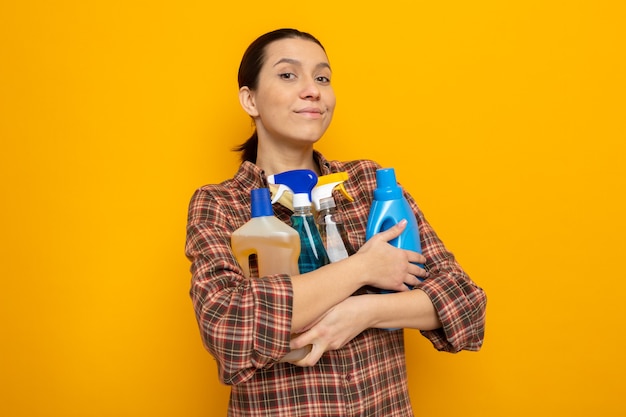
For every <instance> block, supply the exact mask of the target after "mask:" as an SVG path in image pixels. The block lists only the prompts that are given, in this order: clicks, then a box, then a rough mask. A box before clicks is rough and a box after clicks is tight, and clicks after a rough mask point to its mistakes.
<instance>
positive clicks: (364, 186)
mask: <svg viewBox="0 0 626 417" xmlns="http://www.w3.org/2000/svg"><path fill="white" fill-rule="evenodd" d="M329 162H330V166H331V169H332V171H333V172H342V171H343V172H346V173H347V174H348V181H346V183H345V184H344V185H345V186H346V189H347V190H348V192H349V193H350V194H352V195H353V196H354V197H355V198H357V197H359V196H362V198H366V199H369V198H371V193H372V191H373V190H374V188H376V170H378V169H379V168H380V167H381V166H380V165H379V164H378V163H377V162H376V161H372V160H370V159H355V160H351V161H329Z"/></svg>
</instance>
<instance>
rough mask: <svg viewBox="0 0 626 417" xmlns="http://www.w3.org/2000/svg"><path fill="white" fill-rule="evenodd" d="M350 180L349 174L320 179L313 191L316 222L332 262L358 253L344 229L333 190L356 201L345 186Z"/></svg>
mask: <svg viewBox="0 0 626 417" xmlns="http://www.w3.org/2000/svg"><path fill="white" fill-rule="evenodd" d="M347 179H348V173H347V172H337V173H334V174H329V175H323V176H321V177H319V178H318V180H317V185H316V186H315V188H313V191H311V200H313V203H314V204H315V209H316V210H317V218H316V222H317V225H318V228H319V232H320V236H321V237H322V242H323V243H324V247H325V248H326V252H327V253H328V258H329V259H330V261H331V262H337V261H340V260H342V259H345V258H347V257H348V256H350V255H353V254H354V253H356V251H355V250H354V248H353V247H352V245H351V244H350V242H349V241H348V235H347V234H346V229H345V228H344V225H343V221H342V219H341V214H340V213H339V212H338V211H337V205H336V202H335V199H334V197H333V190H335V188H336V189H338V190H339V191H340V192H341V194H343V196H344V197H346V198H347V199H348V200H349V201H354V199H353V198H352V196H351V195H350V194H348V192H347V191H346V189H345V187H344V186H343V183H344V181H346V180H347Z"/></svg>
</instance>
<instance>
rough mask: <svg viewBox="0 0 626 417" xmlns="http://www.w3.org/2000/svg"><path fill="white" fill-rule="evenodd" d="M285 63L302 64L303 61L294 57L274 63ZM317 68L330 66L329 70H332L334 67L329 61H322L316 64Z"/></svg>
mask: <svg viewBox="0 0 626 417" xmlns="http://www.w3.org/2000/svg"><path fill="white" fill-rule="evenodd" d="M285 63H286V64H293V65H298V66H302V63H301V62H300V61H298V60H297V59H293V58H281V59H279V60H278V61H277V62H276V63H275V64H274V66H277V65H279V64H285ZM315 68H328V69H329V70H331V71H332V69H331V68H330V64H329V63H328V62H320V63H319V64H317V65H316V66H315Z"/></svg>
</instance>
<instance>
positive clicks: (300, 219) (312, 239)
mask: <svg viewBox="0 0 626 417" xmlns="http://www.w3.org/2000/svg"><path fill="white" fill-rule="evenodd" d="M267 181H268V182H269V183H270V184H277V185H279V187H278V190H277V191H276V194H275V195H274V197H273V198H272V203H274V202H276V201H278V199H280V197H281V196H282V195H283V193H284V192H285V191H287V190H289V191H291V192H292V193H293V215H292V216H291V226H292V227H293V228H294V229H296V231H297V232H298V234H299V235H300V246H301V250H300V257H299V258H298V268H299V269H300V273H301V274H303V273H306V272H310V271H314V270H316V269H318V268H320V267H322V266H324V265H326V264H328V263H330V260H329V259H328V254H327V253H326V249H325V248H324V244H323V243H322V238H321V236H320V233H319V231H318V229H317V226H316V224H315V219H314V218H313V213H311V197H310V196H311V191H312V190H313V187H315V184H317V174H315V172H313V171H311V170H309V169H296V170H292V171H285V172H281V173H280V174H274V175H270V176H268V177H267Z"/></svg>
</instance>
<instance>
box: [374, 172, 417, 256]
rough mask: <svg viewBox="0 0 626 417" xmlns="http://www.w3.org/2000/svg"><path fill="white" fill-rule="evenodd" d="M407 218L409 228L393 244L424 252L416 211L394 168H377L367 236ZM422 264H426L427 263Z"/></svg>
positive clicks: (391, 242) (392, 241)
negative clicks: (412, 207) (397, 178)
mask: <svg viewBox="0 0 626 417" xmlns="http://www.w3.org/2000/svg"><path fill="white" fill-rule="evenodd" d="M403 219H405V220H406V221H407V225H406V228H405V229H404V231H403V232H402V234H400V236H398V237H397V238H395V239H393V240H391V241H389V243H390V244H391V245H393V246H395V247H397V248H401V249H408V250H412V251H415V252H418V253H420V254H421V253H422V245H421V243H420V233H419V228H418V225H417V219H416V218H415V214H414V213H413V210H412V209H411V206H410V205H409V202H408V201H407V199H406V198H405V197H404V194H403V193H402V187H400V186H399V185H398V183H397V182H396V174H395V171H394V170H393V168H381V169H379V170H377V171H376V189H375V190H374V201H373V202H372V207H371V208H370V212H369V216H368V218H367V229H366V232H365V239H366V240H367V239H370V238H371V237H372V236H374V235H375V234H377V233H380V232H383V231H385V230H387V229H390V228H392V227H393V226H394V225H396V224H397V223H399V222H400V221H401V220H403ZM418 265H419V266H420V267H422V268H423V267H424V265H421V264H418Z"/></svg>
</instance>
